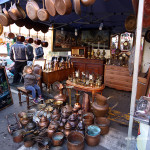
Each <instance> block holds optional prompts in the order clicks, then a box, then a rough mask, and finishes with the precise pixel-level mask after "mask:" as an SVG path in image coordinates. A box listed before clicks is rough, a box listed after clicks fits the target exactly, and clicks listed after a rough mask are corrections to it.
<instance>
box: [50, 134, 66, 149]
mask: <svg viewBox="0 0 150 150" xmlns="http://www.w3.org/2000/svg"><path fill="white" fill-rule="evenodd" d="M64 137H65V136H64V134H63V133H62V132H56V133H54V134H53V136H52V143H53V145H54V146H61V145H62V144H63V141H64Z"/></svg>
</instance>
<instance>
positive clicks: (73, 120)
mask: <svg viewBox="0 0 150 150" xmlns="http://www.w3.org/2000/svg"><path fill="white" fill-rule="evenodd" d="M69 123H70V124H71V127H72V129H75V127H76V125H77V123H78V120H77V117H76V115H75V114H72V115H71V116H70V117H69Z"/></svg>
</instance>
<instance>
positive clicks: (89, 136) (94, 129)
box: [85, 125, 101, 146]
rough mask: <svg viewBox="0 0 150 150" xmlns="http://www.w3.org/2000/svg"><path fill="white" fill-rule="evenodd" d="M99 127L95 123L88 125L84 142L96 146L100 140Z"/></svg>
mask: <svg viewBox="0 0 150 150" xmlns="http://www.w3.org/2000/svg"><path fill="white" fill-rule="evenodd" d="M100 133H101V129H100V128H99V127H98V126H96V125H90V126H88V127H87V130H86V133H85V139H86V143H87V145H89V146H96V145H98V144H99V142H100Z"/></svg>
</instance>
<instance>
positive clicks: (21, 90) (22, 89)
mask: <svg viewBox="0 0 150 150" xmlns="http://www.w3.org/2000/svg"><path fill="white" fill-rule="evenodd" d="M33 72H34V73H35V74H38V75H40V76H42V68H41V66H39V65H35V66H33ZM38 85H39V86H40V88H41V89H42V81H41V79H40V80H39V81H38ZM17 90H18V98H19V104H20V105H22V103H23V102H25V101H23V102H22V101H21V95H25V96H26V102H27V109H29V108H30V107H31V106H30V105H29V97H32V95H31V91H28V90H26V89H25V87H24V86H23V87H18V88H17Z"/></svg>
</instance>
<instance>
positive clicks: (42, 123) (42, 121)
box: [39, 115, 49, 128]
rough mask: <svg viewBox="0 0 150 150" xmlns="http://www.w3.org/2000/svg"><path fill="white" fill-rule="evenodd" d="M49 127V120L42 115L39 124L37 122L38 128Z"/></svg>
mask: <svg viewBox="0 0 150 150" xmlns="http://www.w3.org/2000/svg"><path fill="white" fill-rule="evenodd" d="M48 125H49V120H48V119H47V117H45V116H44V115H43V116H42V117H41V119H40V122H39V127H40V128H45V127H48Z"/></svg>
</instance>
